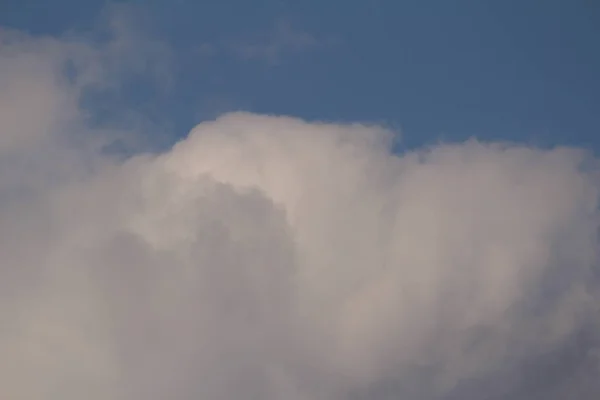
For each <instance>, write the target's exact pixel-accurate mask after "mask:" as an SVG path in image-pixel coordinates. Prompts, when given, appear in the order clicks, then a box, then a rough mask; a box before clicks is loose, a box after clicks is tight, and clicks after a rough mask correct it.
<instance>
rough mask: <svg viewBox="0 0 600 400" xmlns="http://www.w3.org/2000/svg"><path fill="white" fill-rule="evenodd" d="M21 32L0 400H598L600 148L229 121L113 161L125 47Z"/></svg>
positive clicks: (6, 166)
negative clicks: (103, 122) (408, 145)
mask: <svg viewBox="0 0 600 400" xmlns="http://www.w3.org/2000/svg"><path fill="white" fill-rule="evenodd" d="M15 35H16V34H14V33H11V34H10V38H9V39H5V40H4V42H3V46H2V47H1V48H0V87H1V88H2V90H0V135H1V136H0V166H1V168H0V256H1V258H0V261H1V263H0V354H1V359H2V362H1V363H0V397H1V398H6V399H22V400H42V399H43V400H46V399H57V400H58V399H61V400H65V399H66V400H71V399H72V400H75V399H80V398H87V399H116V400H142V399H144V400H154V399H156V400H158V399H164V398H173V399H186V400H187V399H190V400H191V399H206V400H209V399H241V398H250V399H264V400H269V399H273V400H275V399H290V400H317V399H319V400H320V399H339V400H346V399H352V400H355V399H356V400H361V399H365V400H366V399H369V400H371V399H373V400H379V399H389V398H401V399H407V400H412V399H415V400H416V399H427V400H437V399H439V400H442V399H482V398H489V399H494V398H498V399H500V398H512V399H524V400H525V399H527V400H529V399H538V398H539V399H542V398H543V399H565V398H578V399H592V398H594V399H595V398H596V396H597V392H598V390H600V384H599V383H598V382H600V379H599V378H600V376H599V374H600V370H599V369H598V368H599V364H598V360H597V357H598V349H599V348H598V346H599V343H598V339H599V337H598V335H599V333H600V326H598V322H599V321H600V320H599V314H598V312H599V310H598V304H599V303H598V289H599V281H598V276H597V274H598V262H599V254H598V222H599V220H598V190H599V189H600V180H599V176H598V168H597V159H595V158H594V157H593V155H592V154H589V153H588V152H586V151H584V150H581V149H572V148H555V149H538V148H533V147H530V146H525V145H505V144H499V143H481V142H478V141H476V140H472V141H469V142H466V143H456V144H439V145H436V146H432V147H428V148H423V149H416V150H413V151H409V152H405V153H403V154H394V153H393V152H392V142H393V139H394V133H393V132H390V131H388V130H386V129H384V128H381V127H377V126H366V125H361V124H335V123H312V122H306V121H302V120H299V119H296V118H289V117H274V116H263V115H254V114H250V113H230V114H226V115H223V116H221V117H219V118H218V119H216V120H214V121H209V122H203V123H201V124H199V125H198V126H196V127H195V128H194V129H193V130H192V131H191V132H190V134H189V135H188V136H187V137H186V138H185V139H183V140H181V141H180V142H178V143H176V144H175V145H174V146H173V147H172V148H170V149H167V150H165V151H161V152H145V151H139V152H136V153H135V154H133V155H131V156H128V157H126V158H124V157H116V156H114V155H111V154H107V153H106V152H105V151H102V150H101V146H100V145H99V143H105V142H104V140H105V139H106V140H109V139H112V138H114V137H116V136H119V137H121V136H122V135H123V133H122V132H120V131H119V132H116V131H110V130H108V129H107V128H106V127H103V128H102V129H99V128H98V127H97V126H94V125H92V124H91V123H90V122H89V119H88V117H89V115H90V113H93V111H94V110H93V108H92V109H89V108H88V109H83V108H82V105H81V104H82V99H83V97H84V96H85V95H86V93H87V92H86V91H87V90H89V88H90V87H92V86H94V85H102V87H106V86H104V85H105V84H106V82H107V80H108V81H110V79H112V78H111V77H113V76H114V68H115V65H116V64H115V62H116V61H115V60H118V59H119V54H120V53H119V52H116V53H114V52H113V50H112V49H114V48H116V47H114V46H113V47H111V46H107V47H102V48H99V47H98V46H97V45H94V46H92V45H90V44H86V43H85V42H73V41H69V40H59V39H52V38H46V39H41V38H31V37H27V36H24V35H20V34H19V35H16V36H15ZM3 37H4V38H7V37H8V34H7V33H6V32H3ZM115 40H117V39H115ZM127 43H130V42H127ZM117 47H118V46H117ZM134 47H135V46H134ZM119 48H120V47H119ZM65 63H69V65H71V66H75V68H77V72H78V75H77V79H67V77H66V76H65V75H64V68H63V67H64V66H65V65H66V64H65ZM107 64H108V65H110V68H105V69H102V68H103V66H105V65H107ZM135 64H136V66H139V65H140V60H137V61H136V63H135ZM142 64H143V62H142ZM136 68H137V67H136ZM107 71H108V72H107ZM110 83H111V84H114V82H110ZM109 86H110V85H109ZM131 135H133V136H135V137H139V136H140V133H139V132H132V133H131Z"/></svg>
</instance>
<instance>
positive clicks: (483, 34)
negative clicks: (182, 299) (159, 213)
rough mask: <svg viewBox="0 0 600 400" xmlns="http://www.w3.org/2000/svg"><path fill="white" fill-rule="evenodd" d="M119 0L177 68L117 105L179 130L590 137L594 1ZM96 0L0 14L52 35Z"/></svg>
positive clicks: (596, 66) (12, 4)
mask: <svg viewBox="0 0 600 400" xmlns="http://www.w3.org/2000/svg"><path fill="white" fill-rule="evenodd" d="M128 4H137V5H139V6H140V8H141V9H142V10H143V13H144V18H136V20H142V19H143V21H144V22H143V25H144V29H145V30H146V32H147V33H150V34H151V35H152V36H153V37H154V38H157V39H160V40H163V41H165V42H166V43H168V45H169V47H170V48H171V50H172V52H173V59H174V61H173V62H174V64H175V65H174V67H173V70H172V71H171V73H172V75H173V79H174V82H173V85H174V88H173V90H172V91H171V92H170V93H169V96H162V97H161V98H160V100H158V99H155V98H153V97H154V96H151V95H149V93H148V89H147V88H146V89H144V88H140V87H139V86H138V87H136V88H132V89H131V91H132V93H130V98H128V99H127V101H125V102H126V103H129V104H127V106H130V107H131V106H134V105H135V106H137V107H142V108H146V109H151V110H152V111H151V112H152V113H153V115H155V118H157V119H159V120H160V122H161V123H165V124H168V125H169V126H171V128H172V134H173V135H177V136H179V137H181V136H184V135H185V134H186V133H187V131H189V129H191V127H192V126H194V125H195V124H196V123H197V122H198V120H199V119H207V118H212V117H214V116H215V115H218V114H219V113H222V112H226V111H237V110H244V111H253V112H258V113H267V114H276V115H293V116H297V117H300V118H306V119H310V120H324V121H365V122H376V123H385V124H389V125H391V126H394V127H396V129H398V130H402V132H403V134H404V141H403V143H404V144H405V145H406V146H408V147H414V146H418V145H420V144H423V143H430V142H435V141H438V140H448V141H454V140H464V139H466V138H468V137H471V136H477V137H480V138H486V139H498V140H510V141H526V142H534V143H537V144H540V145H546V146H552V145H556V144H574V145H578V146H584V147H589V148H593V149H596V150H597V149H598V148H599V146H600V142H599V141H598V139H596V137H598V134H597V133H598V131H599V130H600V116H599V115H600V113H599V112H598V107H599V105H600V78H599V77H598V71H600V51H598V46H597V43H598V42H599V41H600V28H598V27H599V26H600V7H599V6H598V5H597V3H596V2H594V1H590V0H576V1H568V2H566V1H560V0H545V1H540V0H526V1H512V0H510V1H501V2H498V1H473V0H458V1H453V2H447V1H436V0H432V1H417V0H407V1H394V0H373V1H368V2H364V1H354V0H350V1H344V2H339V1H330V0H328V1H311V0H308V1H302V2H293V1H284V0H259V1H253V2H244V1H239V0H223V1H202V2H197V1H190V0H177V1H163V0H148V1H143V2H136V1H131V2H129V3H128ZM103 9H105V1H104V0H86V1H73V0H57V1H55V2H52V4H51V5H50V3H48V2H45V1H39V0H25V1H16V0H4V1H3V2H2V4H1V5H0V24H2V25H3V26H8V27H13V28H17V29H21V30H25V31H27V32H31V33H34V34H51V35H56V34H62V33H64V32H68V31H72V30H89V28H90V26H92V25H93V24H94V23H95V22H96V21H97V19H98V15H100V14H101V13H102V10H103ZM252 49H254V50H252ZM249 53H252V55H249ZM290 93H293V95H290Z"/></svg>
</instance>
